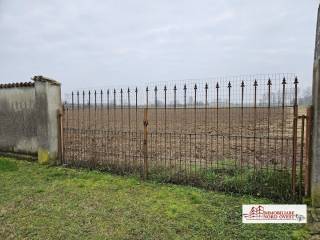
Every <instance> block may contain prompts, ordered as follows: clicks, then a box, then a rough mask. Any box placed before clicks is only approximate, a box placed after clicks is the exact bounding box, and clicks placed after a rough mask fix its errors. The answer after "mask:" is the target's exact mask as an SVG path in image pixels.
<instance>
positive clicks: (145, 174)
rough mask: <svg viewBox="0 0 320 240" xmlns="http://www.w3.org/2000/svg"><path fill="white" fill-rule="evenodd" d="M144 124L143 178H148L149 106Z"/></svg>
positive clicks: (145, 112)
mask: <svg viewBox="0 0 320 240" xmlns="http://www.w3.org/2000/svg"><path fill="white" fill-rule="evenodd" d="M143 126H144V128H143V163H144V164H143V165H144V166H143V179H148V167H149V166H148V108H145V109H144V118H143Z"/></svg>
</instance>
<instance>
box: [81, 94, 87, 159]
mask: <svg viewBox="0 0 320 240" xmlns="http://www.w3.org/2000/svg"><path fill="white" fill-rule="evenodd" d="M85 116H86V115H85V91H82V121H83V133H84V136H82V139H83V142H82V141H81V142H82V143H83V145H84V147H83V148H82V154H81V155H82V157H83V158H82V161H84V160H85V158H86V139H87V131H86V126H87V124H86V119H85Z"/></svg>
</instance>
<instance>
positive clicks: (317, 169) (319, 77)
mask: <svg viewBox="0 0 320 240" xmlns="http://www.w3.org/2000/svg"><path fill="white" fill-rule="evenodd" d="M319 83H320V59H317V61H315V64H314V71H313V109H314V113H313V136H312V140H313V142H312V146H313V148H312V170H311V198H312V205H313V206H314V207H320V84H319Z"/></svg>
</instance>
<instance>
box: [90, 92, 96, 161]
mask: <svg viewBox="0 0 320 240" xmlns="http://www.w3.org/2000/svg"><path fill="white" fill-rule="evenodd" d="M96 134H97V91H96V90H94V130H93V133H92V136H91V138H92V142H93V154H92V162H93V164H94V167H96V165H97V136H96Z"/></svg>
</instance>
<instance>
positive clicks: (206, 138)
mask: <svg viewBox="0 0 320 240" xmlns="http://www.w3.org/2000/svg"><path fill="white" fill-rule="evenodd" d="M204 90H205V100H204V108H205V109H204V121H205V130H204V131H205V141H206V143H205V144H206V146H205V151H206V153H205V163H206V165H205V169H208V83H206V84H205V86H204Z"/></svg>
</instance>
